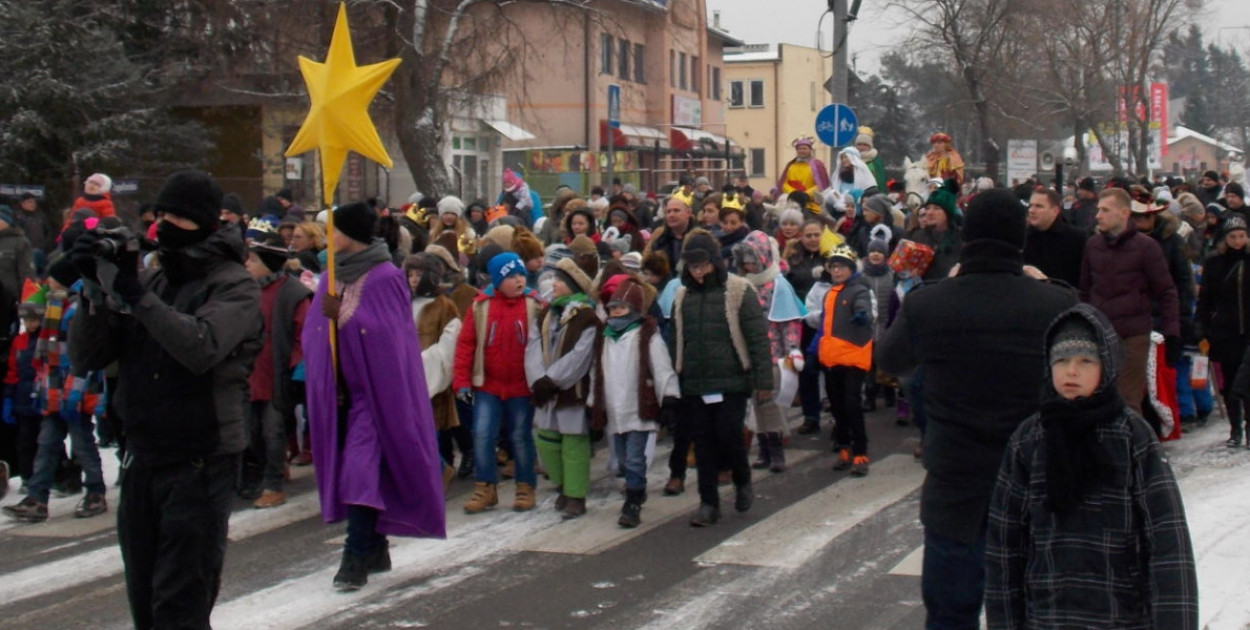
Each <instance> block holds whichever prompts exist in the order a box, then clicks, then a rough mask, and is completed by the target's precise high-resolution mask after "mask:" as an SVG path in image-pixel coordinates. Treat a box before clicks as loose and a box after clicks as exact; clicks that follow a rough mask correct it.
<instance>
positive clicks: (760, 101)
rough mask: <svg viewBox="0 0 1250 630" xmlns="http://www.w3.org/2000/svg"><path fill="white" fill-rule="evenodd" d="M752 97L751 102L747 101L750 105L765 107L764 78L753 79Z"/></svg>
mask: <svg viewBox="0 0 1250 630" xmlns="http://www.w3.org/2000/svg"><path fill="white" fill-rule="evenodd" d="M750 97H751V100H750V102H749V103H747V105H748V106H749V107H763V106H764V81H763V80H762V79H756V80H754V81H751V94H750Z"/></svg>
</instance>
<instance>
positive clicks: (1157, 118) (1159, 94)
mask: <svg viewBox="0 0 1250 630" xmlns="http://www.w3.org/2000/svg"><path fill="white" fill-rule="evenodd" d="M1150 128H1151V129H1158V130H1159V145H1160V147H1159V154H1160V155H1163V156H1166V155H1167V154H1168V84H1167V83H1162V82H1158V81H1156V82H1154V83H1151V84H1150Z"/></svg>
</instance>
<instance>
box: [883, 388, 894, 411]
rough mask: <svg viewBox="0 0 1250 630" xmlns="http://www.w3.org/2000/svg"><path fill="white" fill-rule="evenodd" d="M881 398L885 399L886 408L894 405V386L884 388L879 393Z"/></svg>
mask: <svg viewBox="0 0 1250 630" xmlns="http://www.w3.org/2000/svg"><path fill="white" fill-rule="evenodd" d="M881 398H883V399H885V406H886V408H887V409H888V408H890V407H893V406H894V388H893V387H887V388H885V391H884V392H882V394H881Z"/></svg>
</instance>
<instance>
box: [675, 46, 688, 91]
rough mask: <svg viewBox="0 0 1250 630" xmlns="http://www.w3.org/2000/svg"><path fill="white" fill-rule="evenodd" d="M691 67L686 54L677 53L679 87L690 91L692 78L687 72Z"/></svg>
mask: <svg viewBox="0 0 1250 630" xmlns="http://www.w3.org/2000/svg"><path fill="white" fill-rule="evenodd" d="M689 69H690V65H689V64H687V63H686V53H677V87H679V88H681V89H683V90H688V89H690V77H689V73H688V72H687V70H689Z"/></svg>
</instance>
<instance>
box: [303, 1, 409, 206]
mask: <svg viewBox="0 0 1250 630" xmlns="http://www.w3.org/2000/svg"><path fill="white" fill-rule="evenodd" d="M399 61H400V60H399V59H390V60H387V61H383V62H381V63H375V64H370V65H367V66H357V65H356V55H355V53H354V52H353V51H352V39H351V32H350V30H349V29H348V26H347V7H346V6H345V5H344V4H342V3H340V4H339V13H338V18H337V19H336V20H335V23H334V34H333V35H332V36H331V37H330V50H329V51H328V52H327V53H326V60H325V62H324V63H318V62H316V61H313V60H312V59H309V58H307V57H300V58H299V69H300V73H301V74H303V75H304V83H305V84H306V85H307V86H308V97H309V99H310V100H311V101H312V105H311V106H310V107H309V109H308V116H307V117H306V118H305V119H304V124H303V125H302V126H300V129H299V132H298V133H297V134H295V140H293V141H292V142H291V146H290V147H287V150H286V155H287V156H288V157H290V156H293V155H298V154H300V153H304V152H307V151H311V150H313V149H317V150H318V153H319V154H320V158H321V172H322V182H323V183H322V190H323V195H324V197H323V200H324V202H325V204H326V205H329V204H330V201H331V200H332V199H333V198H334V189H335V188H336V187H337V186H338V182H339V175H340V173H341V171H342V170H343V162H345V161H346V160H347V152H348V151H355V152H356V153H359V154H360V155H363V156H364V157H367V158H369V159H371V160H373V161H375V162H377V163H379V164H381V165H383V166H385V167H388V168H389V167H390V166H391V165H392V162H391V157H390V155H388V154H387V152H386V147H384V146H383V145H382V139H381V138H380V137H379V136H378V130H377V128H375V127H374V126H373V121H372V120H371V119H370V118H369V103H370V102H372V101H373V97H374V96H376V95H377V93H378V90H380V89H382V84H384V83H386V80H387V79H388V78H390V76H391V73H392V72H394V71H395V67H396V66H398V65H399Z"/></svg>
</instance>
